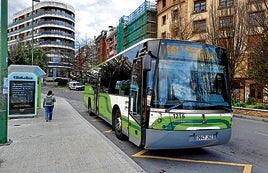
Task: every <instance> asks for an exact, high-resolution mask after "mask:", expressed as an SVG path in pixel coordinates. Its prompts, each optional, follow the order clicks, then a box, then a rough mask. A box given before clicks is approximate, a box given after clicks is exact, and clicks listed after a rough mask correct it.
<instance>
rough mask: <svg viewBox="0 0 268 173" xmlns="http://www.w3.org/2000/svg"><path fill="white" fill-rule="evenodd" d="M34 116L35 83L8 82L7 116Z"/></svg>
mask: <svg viewBox="0 0 268 173" xmlns="http://www.w3.org/2000/svg"><path fill="white" fill-rule="evenodd" d="M12 114H35V81H10V83H9V115H12Z"/></svg>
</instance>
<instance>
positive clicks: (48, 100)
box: [43, 90, 56, 122]
mask: <svg viewBox="0 0 268 173" xmlns="http://www.w3.org/2000/svg"><path fill="white" fill-rule="evenodd" d="M55 102H56V98H55V96H54V95H53V93H52V91H51V90H49V91H48V93H47V95H46V97H45V98H44V101H43V107H44V108H45V120H46V122H48V121H51V120H52V114H53V109H54V103H55Z"/></svg>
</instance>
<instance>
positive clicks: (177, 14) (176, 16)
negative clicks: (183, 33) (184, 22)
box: [172, 10, 179, 21]
mask: <svg viewBox="0 0 268 173" xmlns="http://www.w3.org/2000/svg"><path fill="white" fill-rule="evenodd" d="M178 19H179V11H178V10H174V11H173V12H172V21H176V20H178Z"/></svg>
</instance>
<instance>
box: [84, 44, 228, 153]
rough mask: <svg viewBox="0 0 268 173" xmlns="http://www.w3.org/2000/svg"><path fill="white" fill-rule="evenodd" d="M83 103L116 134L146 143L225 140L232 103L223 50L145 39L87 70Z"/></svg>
mask: <svg viewBox="0 0 268 173" xmlns="http://www.w3.org/2000/svg"><path fill="white" fill-rule="evenodd" d="M88 74H89V76H90V78H91V83H90V84H89V85H86V87H85V91H84V103H85V106H86V107H87V108H88V111H89V113H90V114H91V115H93V114H95V115H97V116H99V117H101V118H102V119H104V120H105V121H107V122H108V123H109V124H111V126H112V129H113V130H114V131H115V134H116V136H117V138H119V139H124V138H125V139H128V140H129V141H131V142H132V143H134V144H135V145H137V146H139V147H144V148H146V149H180V148H197V147H207V146H214V145H221V144H226V143H228V141H229V140H230V138H231V133H232V109H231V98H230V90H229V79H228V60H227V57H226V50H225V49H223V48H221V47H217V46H213V45H208V44H204V43H198V42H189V41H178V40H168V39H145V40H143V41H141V42H139V43H137V44H135V45H133V46H132V47H130V48H128V49H126V50H124V51H123V52H121V53H119V54H117V55H116V56H114V57H112V58H110V59H108V60H106V61H105V62H103V63H101V64H99V65H97V66H95V67H93V68H92V69H90V70H89V71H88Z"/></svg>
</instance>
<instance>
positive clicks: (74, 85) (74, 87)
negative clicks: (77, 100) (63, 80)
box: [69, 82, 85, 90]
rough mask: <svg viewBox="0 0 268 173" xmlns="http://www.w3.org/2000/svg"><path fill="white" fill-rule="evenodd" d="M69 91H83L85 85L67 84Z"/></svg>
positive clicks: (78, 83)
mask: <svg viewBox="0 0 268 173" xmlns="http://www.w3.org/2000/svg"><path fill="white" fill-rule="evenodd" d="M69 89H70V90H84V89H85V85H83V84H82V83H80V82H69Z"/></svg>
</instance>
